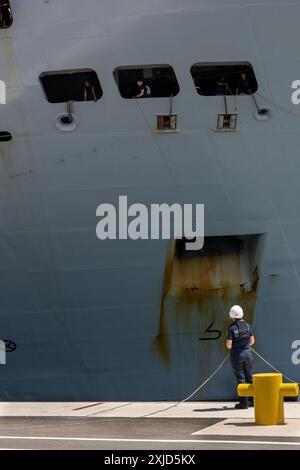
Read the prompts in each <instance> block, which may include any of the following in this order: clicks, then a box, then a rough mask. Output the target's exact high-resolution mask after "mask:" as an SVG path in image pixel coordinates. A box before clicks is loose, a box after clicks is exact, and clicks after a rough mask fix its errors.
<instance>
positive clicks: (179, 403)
mask: <svg viewBox="0 0 300 470" xmlns="http://www.w3.org/2000/svg"><path fill="white" fill-rule="evenodd" d="M251 351H253V352H254V354H256V355H257V356H258V357H259V358H260V359H261V360H262V361H264V362H265V363H266V364H267V365H268V366H269V367H271V369H273V370H274V371H275V372H278V373H279V374H282V372H280V370H278V369H276V367H274V366H272V364H270V362H268V361H267V360H266V359H265V358H264V357H262V356H261V355H260V354H259V353H258V352H257V351H255V350H254V349H253V348H251ZM229 355H230V353H228V354H227V356H226V357H225V359H223V361H222V362H221V364H220V365H219V366H218V367H217V369H216V370H215V371H214V372H213V373H212V374H211V375H210V376H209V377H208V379H206V380H205V381H204V382H203V383H202V384H201V385H199V387H198V388H196V390H195V391H194V392H193V393H191V395H189V396H188V397H187V398H184V399H183V400H181V401H179V402H177V403H175V404H174V405H171V406H168V407H167V408H164V409H163V410H158V411H155V412H154V413H149V414H146V415H144V416H142V418H147V417H149V416H154V415H156V414H158V413H163V412H165V411H168V410H171V409H172V408H176V407H177V406H179V405H181V404H182V403H186V402H187V401H189V400H190V399H191V398H193V396H195V395H196V393H198V392H199V391H200V390H201V389H202V388H203V387H204V386H205V385H206V384H207V383H208V382H209V381H210V380H211V379H212V378H213V377H214V376H215V375H216V374H217V373H218V372H219V370H220V369H221V368H222V367H223V365H224V364H225V362H226V361H227V359H228V358H229ZM282 377H284V378H285V379H286V380H287V381H289V382H292V383H299V382H297V380H293V379H290V378H289V377H288V376H287V375H284V374H282Z"/></svg>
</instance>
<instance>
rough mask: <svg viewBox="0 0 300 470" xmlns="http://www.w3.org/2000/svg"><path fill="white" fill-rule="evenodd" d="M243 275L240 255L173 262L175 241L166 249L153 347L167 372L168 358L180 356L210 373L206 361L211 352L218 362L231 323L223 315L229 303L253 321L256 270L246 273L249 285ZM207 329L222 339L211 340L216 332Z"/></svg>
mask: <svg viewBox="0 0 300 470" xmlns="http://www.w3.org/2000/svg"><path fill="white" fill-rule="evenodd" d="M242 271H243V270H242V269H241V257H240V255H239V254H229V255H228V254H227V255H218V256H191V257H177V256H176V250H175V242H174V243H172V244H171V247H170V250H169V253H168V258H167V265H166V271H165V279H164V285H163V294H162V302H161V312H160V322H159V332H158V335H157V337H156V339H155V341H154V344H153V347H154V350H155V351H157V352H158V353H159V356H160V358H161V359H162V360H163V362H164V364H165V366H166V368H167V369H170V368H171V364H172V358H173V357H178V356H177V355H178V354H180V355H181V358H183V360H184V361H185V363H188V364H191V365H192V366H193V365H194V364H196V365H197V366H200V367H201V368H204V370H206V369H207V370H208V371H209V366H210V362H211V361H210V358H211V357H212V356H213V355H214V356H215V354H216V351H217V353H218V354H219V355H220V357H223V356H224V354H225V352H226V348H225V332H226V329H227V327H228V325H229V323H230V320H229V319H228V316H227V312H229V309H230V307H231V306H232V305H233V304H240V305H241V306H242V307H243V308H244V310H245V312H246V319H247V321H248V322H249V323H251V322H252V321H253V317H254V311H255V304H256V298H257V288H258V283H259V270H258V267H257V266H256V267H255V269H254V270H253V272H249V279H248V282H245V280H244V279H243V276H244V273H243V272H242ZM212 324H213V325H214V326H213V327H212V329H213V330H217V331H220V332H221V333H222V336H221V338H218V339H215V340H213V335H214V336H215V338H217V336H218V335H217V333H215V334H211V333H210V332H206V330H207V329H208V327H209V326H210V325H212ZM200 337H201V338H202V341H199V338H200ZM210 338H211V339H212V340H209V339H210ZM206 339H207V340H206ZM178 350H180V352H179V351H178Z"/></svg>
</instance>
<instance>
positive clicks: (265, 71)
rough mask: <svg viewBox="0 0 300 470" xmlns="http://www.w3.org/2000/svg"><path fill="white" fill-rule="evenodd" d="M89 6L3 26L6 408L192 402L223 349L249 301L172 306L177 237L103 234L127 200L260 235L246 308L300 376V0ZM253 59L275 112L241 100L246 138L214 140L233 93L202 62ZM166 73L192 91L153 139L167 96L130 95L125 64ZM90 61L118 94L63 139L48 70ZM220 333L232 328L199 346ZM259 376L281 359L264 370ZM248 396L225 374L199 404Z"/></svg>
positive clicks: (264, 340) (56, 6) (1, 255)
mask: <svg viewBox="0 0 300 470" xmlns="http://www.w3.org/2000/svg"><path fill="white" fill-rule="evenodd" d="M82 3H83V2H79V1H77V0H72V1H67V0H63V1H62V0H53V1H51V2H50V3H48V4H47V3H44V2H39V1H37V0H26V2H17V1H14V2H12V5H13V8H14V13H15V22H14V26H13V28H12V29H10V30H7V31H1V32H0V72H1V77H0V78H1V79H2V80H5V81H6V83H7V85H8V103H7V105H6V106H0V115H1V119H0V122H1V127H5V129H3V130H8V131H10V132H11V133H12V134H13V135H14V140H13V141H12V142H11V143H7V144H1V146H0V286H1V291H0V332H1V337H2V338H3V339H10V340H12V341H14V342H15V343H16V344H17V349H16V351H15V352H13V353H10V354H8V356H7V365H6V366H3V367H1V385H0V396H1V399H2V400H8V399H9V400H20V401H21V400H61V401H62V400H70V401H75V400H97V401H101V400H103V401H104V400H110V401H117V400H165V399H166V400H167V399H168V400H173V399H181V398H184V397H185V396H186V395H188V394H189V393H190V392H191V391H192V390H193V389H194V388H195V387H196V386H197V385H198V384H199V383H201V382H202V381H203V380H204V379H205V378H206V377H207V376H208V375H209V374H210V373H211V372H213V370H214V369H215V368H216V367H217V365H218V364H219V363H220V362H221V360H222V358H223V357H224V354H225V349H224V339H225V338H224V334H225V329H226V326H227V317H226V315H227V311H228V307H229V305H230V303H236V301H237V300H240V298H239V295H238V293H237V291H236V290H235V289H232V288H231V287H232V286H229V291H228V292H227V294H226V296H225V297H223V296H220V297H219V298H218V299H217V300H216V299H212V300H210V299H209V298H208V297H206V298H205V299H204V300H205V308H204V307H203V305H204V304H203V303H202V304H201V305H202V308H200V307H199V299H198V298H197V297H196V298H194V297H193V298H192V301H191V302H190V301H187V303H192V304H193V306H192V312H190V313H188V312H187V310H186V309H185V307H186V305H182V304H184V302H182V304H181V306H182V309H181V308H179V309H177V307H175V304H176V301H174V295H173V294H174V292H173V293H172V289H171V291H169V297H168V298H167V300H166V298H165V299H163V294H164V292H163V286H164V279H165V280H166V276H167V273H166V261H167V257H168V250H169V243H168V242H166V241H152V242H150V241H149V242H145V241H138V242H132V241H107V242H100V241H99V240H97V238H96V232H95V229H96V223H97V220H96V217H95V214H96V208H97V206H98V205H99V204H101V203H103V202H105V203H115V204H116V203H117V200H118V196H119V195H121V194H126V195H128V197H129V200H130V201H131V202H132V203H133V202H141V203H146V204H150V203H155V202H158V203H160V202H167V203H172V202H181V203H183V202H186V203H203V204H205V208H206V235H207V236H225V235H235V236H249V235H255V236H256V235H260V239H261V240H263V243H262V246H261V249H260V251H259V257H260V269H259V283H258V285H255V288H253V289H252V291H251V289H250V291H251V292H252V293H251V296H252V298H251V299H250V301H248V300H249V299H248V298H247V301H246V302H245V307H246V311H247V313H248V315H249V320H250V321H251V322H253V327H254V330H255V334H256V339H257V349H258V350H259V352H260V353H261V354H263V355H264V356H265V357H266V358H267V359H268V360H269V361H270V362H272V363H273V364H274V365H275V366H276V367H277V368H279V369H280V370H283V371H284V372H285V373H286V374H287V375H289V376H291V377H295V378H296V379H297V378H298V379H299V367H300V366H299V365H296V364H293V362H292V360H291V356H292V352H293V351H292V344H293V342H294V341H295V340H297V339H300V332H299V328H300V316H299V304H300V282H299V276H300V261H299V260H300V245H299V243H298V240H299V238H300V202H299V201H300V199H299V175H300V161H299V156H298V147H299V145H298V140H299V128H300V119H299V116H300V109H299V110H298V109H297V107H295V106H294V105H293V104H292V103H291V100H290V95H291V83H292V82H293V81H294V80H296V79H297V78H299V61H298V60H297V57H298V56H297V45H298V43H299V34H300V33H299V25H298V18H299V13H300V2H299V1H294V2H289V3H288V4H286V3H285V2H282V1H280V0H278V1H275V0H274V1H272V0H268V1H267V0H265V1H264V2H259V1H257V0H248V1H247V2H244V1H242V0H235V1H232V0H231V1H229V0H220V1H219V0H209V1H205V0H201V1H200V2H199V1H198V0H197V1H196V0H185V1H184V2H182V1H177V0H165V1H164V2H161V1H156V0H152V1H150V0H147V1H142V2H141V1H136V0H126V1H122V2H121V1H113V0H109V1H101V2H99V1H98V0H97V1H96V0H88V1H87V2H84V4H85V6H84V7H83V6H81V5H82ZM279 32H280V34H279ZM137 38H138V39H137ZM245 60H247V61H249V62H251V64H252V65H253V67H254V70H255V74H256V78H257V80H258V83H259V93H260V95H261V96H263V97H265V98H266V99H268V100H270V101H271V102H272V104H270V103H269V104H268V106H269V107H271V108H272V117H271V119H269V120H268V121H265V122H259V121H257V120H255V119H254V117H253V115H254V111H255V110H254V109H253V103H252V102H251V100H250V99H249V98H248V97H241V98H240V99H239V103H238V108H239V125H238V127H239V131H238V132H236V133H234V134H230V135H229V134H217V133H214V132H213V128H214V127H215V123H216V118H217V114H218V113H219V112H220V107H221V104H220V98H219V97H200V96H198V95H197V93H196V90H195V88H194V86H193V82H192V78H191V75H190V72H189V71H190V67H191V65H192V64H194V63H196V62H201V61H203V62H205V61H210V62H213V61H217V62H220V61H245ZM164 63H169V64H171V65H172V66H173V67H174V70H175V73H176V75H177V78H178V81H179V84H180V90H181V91H180V93H179V95H178V96H177V97H176V98H175V99H174V111H175V112H176V113H178V120H179V127H180V132H179V133H177V134H174V135H154V134H153V133H152V127H154V123H155V116H156V115H157V114H159V113H165V112H168V100H167V99H157V100H145V101H143V102H140V104H139V105H137V104H136V102H134V101H126V100H123V99H122V98H121V97H120V95H119V92H118V90H117V87H116V85H115V82H114V79H113V75H112V71H113V70H114V69H115V68H116V67H118V66H121V65H127V64H164ZM83 67H91V68H94V69H95V70H96V71H97V72H98V75H99V78H100V81H101V85H102V87H103V91H104V95H103V98H102V99H101V100H100V101H99V103H98V104H97V105H95V104H94V103H87V104H84V103H78V104H76V105H75V113H76V115H77V116H78V119H79V123H80V125H79V128H78V129H77V131H75V132H74V133H70V134H63V133H60V132H59V131H57V129H55V127H54V125H53V121H54V119H55V117H56V116H57V115H58V114H59V113H61V112H63V110H64V109H63V107H62V105H51V104H49V103H48V102H47V101H46V99H45V96H44V94H43V91H42V89H41V86H40V83H39V80H38V77H39V74H40V73H41V72H42V71H45V70H59V69H68V68H70V69H74V68H83ZM261 104H264V105H266V102H265V101H264V99H262V98H261ZM1 130H2V129H1ZM192 281H193V283H194V281H195V279H194V278H193V279H192ZM184 282H185V281H184ZM186 282H187V285H186V287H187V288H191V287H193V285H192V284H190V285H188V281H186ZM252 287H253V286H252ZM256 288H257V289H256ZM172 296H173V297H172ZM164 300H166V302H165V303H164ZM242 300H243V299H242ZM244 300H245V299H244ZM186 315H190V317H189V318H190V320H188V321H186V318H187V317H186ZM212 323H213V324H214V326H213V329H216V330H218V331H220V332H221V333H222V336H221V337H220V338H217V339H214V340H211V341H209V340H207V341H199V338H201V337H203V334H206V335H207V333H205V331H206V329H207V327H209V326H210V325H211V324H212ZM208 336H209V334H208ZM256 370H257V371H260V370H265V366H264V365H263V364H261V363H259V362H258V361H256ZM233 394H234V381H233V378H232V376H231V372H230V368H229V366H228V365H227V366H226V367H225V368H224V369H223V370H222V371H221V372H220V373H219V374H218V376H217V377H216V378H215V380H214V382H213V383H211V384H209V385H207V387H206V388H205V389H203V390H202V391H201V392H200V393H199V394H198V395H197V398H199V399H219V398H230V397H231V396H232V395H233Z"/></svg>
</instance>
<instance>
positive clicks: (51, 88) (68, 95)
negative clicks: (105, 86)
mask: <svg viewBox="0 0 300 470" xmlns="http://www.w3.org/2000/svg"><path fill="white" fill-rule="evenodd" d="M40 81H41V83H42V86H43V88H44V91H45V94H46V97H47V99H48V101H49V103H66V102H68V101H93V100H95V101H96V100H99V99H100V98H101V97H102V95H103V91H102V88H101V85H100V82H99V79H98V76H97V73H96V72H95V71H94V70H90V69H80V70H63V71H57V72H44V73H42V74H41V75H40Z"/></svg>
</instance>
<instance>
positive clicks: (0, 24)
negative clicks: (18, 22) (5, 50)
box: [0, 0, 13, 29]
mask: <svg viewBox="0 0 300 470" xmlns="http://www.w3.org/2000/svg"><path fill="white" fill-rule="evenodd" d="M12 24H13V14H12V9H11V6H10V2H9V1H8V0H0V29H6V28H10V27H11V25H12Z"/></svg>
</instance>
